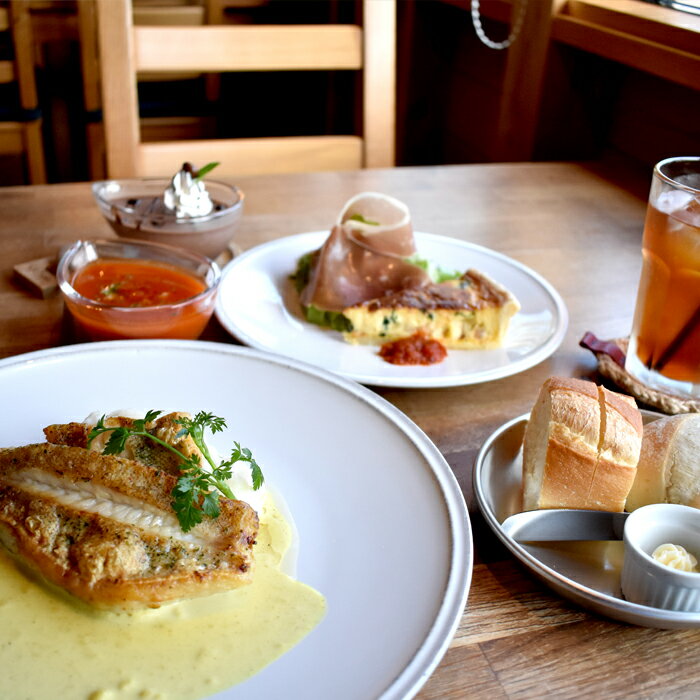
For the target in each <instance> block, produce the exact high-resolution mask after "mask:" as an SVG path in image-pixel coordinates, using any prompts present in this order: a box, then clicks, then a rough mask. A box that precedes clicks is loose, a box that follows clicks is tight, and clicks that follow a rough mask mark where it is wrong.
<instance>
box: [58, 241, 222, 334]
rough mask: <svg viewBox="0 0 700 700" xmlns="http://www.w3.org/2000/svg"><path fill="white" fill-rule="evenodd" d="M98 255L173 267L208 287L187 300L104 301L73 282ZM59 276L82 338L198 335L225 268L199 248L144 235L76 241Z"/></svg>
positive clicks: (77, 330) (205, 322)
mask: <svg viewBox="0 0 700 700" xmlns="http://www.w3.org/2000/svg"><path fill="white" fill-rule="evenodd" d="M96 260H120V261H121V260H128V261H137V262H142V263H147V264H154V265H155V266H157V267H160V268H161V269H162V268H170V269H173V270H175V271H178V272H180V273H185V274H186V275H189V276H191V277H194V278H196V280H198V281H199V282H201V283H202V284H203V285H204V290H203V291H201V292H200V293H198V294H195V295H194V296H192V297H190V298H188V299H185V300H183V301H180V302H175V303H165V304H160V305H157V306H113V305H110V304H105V303H103V302H100V301H98V300H95V299H89V298H87V297H85V296H83V295H81V294H80V293H79V292H77V291H76V289H75V288H74V286H73V284H74V280H75V278H76V276H77V275H78V273H79V272H80V271H81V270H82V269H83V268H84V267H85V266H86V265H88V264H89V263H92V262H94V261H96ZM156 274H157V270H156ZM56 278H57V281H58V285H59V288H60V290H61V293H62V295H63V298H64V301H65V303H66V307H67V308H68V310H69V311H70V313H71V316H72V317H73V321H74V325H75V331H76V336H77V338H78V339H79V340H118V339H133V338H181V339H195V338H198V337H199V336H200V334H201V333H202V331H203V330H204V327H205V326H206V324H207V322H208V321H209V319H210V318H211V315H212V313H213V311H214V305H215V301H216V293H217V290H218V287H219V280H220V278H221V270H220V269H219V266H218V265H217V264H216V263H215V262H213V261H212V260H210V259H209V258H207V257H205V256H203V255H200V254H199V253H192V252H190V251H187V250H182V249H179V248H174V247H172V246H166V245H161V244H157V243H147V242H143V241H120V240H115V241H76V242H75V243H73V245H72V246H71V247H70V248H69V249H68V250H67V251H66V252H65V253H64V254H63V256H62V257H61V260H60V261H59V263H58V268H57V270H56Z"/></svg>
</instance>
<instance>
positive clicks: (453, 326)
mask: <svg viewBox="0 0 700 700" xmlns="http://www.w3.org/2000/svg"><path fill="white" fill-rule="evenodd" d="M519 309H520V304H519V303H518V300H517V299H516V298H515V296H513V294H512V293H511V292H510V291H508V290H507V289H506V288H505V287H503V286H501V285H500V284H498V283H497V282H495V281H494V280H492V279H491V278H489V277H488V276H486V275H485V274H483V273H482V272H477V271H476V270H467V271H466V272H465V273H464V274H463V275H462V276H461V277H460V278H459V279H455V280H449V281H447V282H440V283H432V284H426V285H423V286H418V287H409V288H406V289H401V290H399V291H396V292H390V293H387V294H385V295H383V296H381V297H378V298H376V299H370V300H368V301H364V302H360V303H358V304H354V305H353V306H350V307H348V308H346V309H343V315H344V316H346V317H347V318H348V320H349V321H350V323H351V324H352V330H349V331H346V332H344V333H343V337H344V338H345V340H346V341H348V342H349V343H354V344H357V343H361V344H368V345H382V344H383V343H387V342H390V341H393V340H398V339H399V338H407V337H410V336H412V335H413V334H414V333H417V332H423V333H425V334H426V335H427V336H429V337H431V338H434V339H435V340H438V341H439V342H441V343H442V344H443V345H444V346H445V347H446V348H455V349H490V348H496V347H500V346H501V345H502V344H503V340H504V338H505V334H506V331H507V330H508V325H509V323H510V319H511V318H512V317H513V315H514V314H515V313H517V312H518V310H519Z"/></svg>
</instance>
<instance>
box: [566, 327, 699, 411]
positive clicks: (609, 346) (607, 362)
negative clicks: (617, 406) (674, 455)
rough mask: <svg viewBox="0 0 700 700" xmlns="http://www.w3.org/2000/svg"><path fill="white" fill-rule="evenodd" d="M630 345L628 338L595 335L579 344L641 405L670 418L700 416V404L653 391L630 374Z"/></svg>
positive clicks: (585, 338)
mask: <svg viewBox="0 0 700 700" xmlns="http://www.w3.org/2000/svg"><path fill="white" fill-rule="evenodd" d="M628 343H629V339H628V338H614V339H613V340H600V339H599V338H597V337H596V336H595V335H594V334H593V333H586V334H585V335H584V336H583V338H581V340H580V341H579V345H580V346H581V347H582V348H586V349H587V350H590V351H591V352H592V353H593V354H594V355H595V356H596V358H597V359H598V371H599V372H600V373H601V374H602V375H603V376H604V377H607V378H608V379H610V380H611V381H612V382H613V383H614V384H615V385H616V386H618V387H619V388H620V389H623V390H624V391H626V392H627V393H628V394H630V395H632V396H634V398H635V399H637V400H638V401H639V402H641V403H643V404H646V405H647V406H650V407H652V408H655V409H657V410H659V411H661V412H662V413H668V414H669V415H675V414H676V413H700V401H696V400H694V399H686V398H683V397H681V396H676V395H674V394H669V393H667V392H665V391H659V390H658V389H652V388H651V387H649V386H647V385H646V384H643V383H642V382H640V381H639V380H638V379H635V378H634V377H633V376H632V375H631V374H630V373H629V372H627V370H626V369H625V357H626V355H627V346H628Z"/></svg>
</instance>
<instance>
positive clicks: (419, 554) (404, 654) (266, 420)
mask: <svg viewBox="0 0 700 700" xmlns="http://www.w3.org/2000/svg"><path fill="white" fill-rule="evenodd" d="M0 392H1V393H0V396H1V397H2V400H3V405H5V406H11V407H12V410H6V411H3V420H2V421H0V445H2V446H8V445H20V444H25V443H30V442H38V441H41V440H43V434H42V432H41V429H42V427H43V426H45V425H48V424H50V423H56V422H64V421H68V420H82V418H84V417H85V416H87V415H88V414H90V413H91V412H92V411H94V410H110V409H116V408H125V407H138V408H144V409H148V408H154V409H165V410H174V409H182V410H189V411H192V412H194V411H199V410H206V411H211V412H213V413H215V414H216V415H219V416H223V417H224V418H226V420H227V423H228V425H229V430H228V431H226V433H222V434H217V435H216V436H214V437H213V438H212V443H213V445H214V446H215V447H218V448H219V449H220V450H222V451H224V450H225V449H226V445H230V443H231V441H232V440H233V439H237V440H240V441H241V442H242V443H243V444H244V445H246V446H248V447H250V448H251V449H252V450H253V452H254V453H255V456H256V458H257V460H258V462H260V464H261V465H262V466H264V468H265V476H266V478H267V479H268V482H269V483H270V484H271V485H273V486H275V487H276V488H278V489H279V491H280V492H281V493H282V495H283V496H284V498H285V499H286V501H287V503H288V505H289V508H290V510H291V512H292V514H293V516H294V519H295V521H296V524H297V527H298V530H299V534H300V552H299V561H298V569H297V575H298V578H299V580H301V581H304V582H305V583H307V584H309V585H311V586H313V587H314V588H316V589H317V590H318V591H320V592H321V593H322V594H323V595H324V596H325V597H326V600H327V604H328V612H327V614H326V617H325V618H324V619H323V621H322V622H321V623H320V625H319V626H318V627H316V629H314V630H313V631H312V632H311V633H310V634H309V635H308V636H307V637H306V638H305V639H304V640H302V642H301V643H300V644H299V645H297V646H296V647H295V648H294V649H292V650H291V651H290V652H289V653H287V654H285V655H284V656H282V657H281V658H280V659H278V660H277V661H275V662H274V663H272V664H271V665H270V666H268V667H267V668H265V669H264V670H263V671H261V672H260V673H259V674H258V675H257V676H254V677H253V678H251V679H250V680H248V681H246V682H245V683H242V684H240V685H238V686H235V687H233V688H231V689H229V690H228V691H224V692H223V693H220V694H218V695H217V696H216V697H217V698H219V700H224V699H226V700H231V699H233V698H241V697H244V698H246V700H252V699H254V698H261V699H266V700H267V699H269V698H280V697H290V698H292V697H304V698H305V699H309V700H311V699H318V700H321V699H322V700H327V698H334V700H343V699H345V698H348V699H350V698H376V697H382V698H387V699H388V698H404V697H410V696H411V695H413V694H414V693H415V692H417V690H418V689H419V688H420V686H421V685H422V684H423V683H424V682H425V680H426V679H427V678H428V676H429V675H430V673H431V672H432V670H433V669H434V668H435V666H436V665H437V663H438V662H439V660H440V658H441V657H442V655H443V654H444V652H445V651H446V649H447V646H448V645H449V642H450V640H451V638H452V635H453V634H454V631H455V629H456V626H457V623H458V622H459V620H460V618H461V615H462V611H463V609H464V605H465V603H466V597H467V592H468V589H469V584H470V581H471V571H472V556H473V550H472V541H471V530H470V525H469V518H468V515H467V511H466V507H465V504H464V499H463V497H462V493H461V491H460V489H459V486H458V484H457V481H456V479H455V478H454V475H453V474H452V471H451V470H450V468H449V466H448V465H447V463H446V462H445V460H444V458H443V457H442V455H441V454H440V452H439V451H438V450H437V448H436V447H435V446H434V445H433V444H432V443H431V442H430V440H429V439H428V438H427V437H426V436H425V434H424V433H423V432H422V431H421V430H420V429H419V428H418V427H417V426H416V425H415V424H414V423H412V422H411V421H410V420H409V419H408V418H407V417H406V416H404V415H403V414H402V413H401V412H400V411H398V410H397V409H396V408H394V407H393V406H392V405H391V404H389V403H388V402H386V401H384V400H383V399H381V398H380V397H377V396H376V395H375V394H373V393H372V392H370V391H369V390H367V389H365V388H364V387H361V386H360V385H358V384H355V383H354V382H350V381H347V380H345V379H342V378H339V377H337V376H335V375H331V374H328V373H325V372H321V371H318V370H316V369H314V368H312V367H309V366H306V365H304V364H302V363H298V362H294V361H289V360H285V359H284V358H280V357H274V356H268V355H265V354H262V353H258V352H255V351H251V350H248V349H246V348H238V347H232V346H228V345H224V344H217V343H203V342H190V341H119V342H112V343H109V342H108V343H94V344H90V345H76V346H72V347H70V346H69V347H65V348H58V349H55V350H48V351H41V352H36V353H31V354H28V355H23V356H19V357H13V358H8V359H6V360H2V361H0Z"/></svg>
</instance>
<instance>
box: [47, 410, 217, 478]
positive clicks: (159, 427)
mask: <svg viewBox="0 0 700 700" xmlns="http://www.w3.org/2000/svg"><path fill="white" fill-rule="evenodd" d="M191 417H192V416H191V415H190V414H189V413H178V412H176V413H168V414H167V415H165V416H161V417H160V418H157V419H156V420H155V421H151V422H150V423H147V424H146V426H145V427H146V431H147V432H149V433H150V434H151V435H154V436H155V437H157V438H160V439H161V440H163V442H167V443H168V444H169V445H172V446H173V447H174V448H175V449H177V450H179V451H180V452H181V453H182V454H184V455H185V456H186V457H189V456H191V455H193V454H196V455H197V456H198V457H199V458H200V462H201V463H202V464H203V463H204V458H203V456H202V453H201V452H200V451H199V448H198V447H197V445H195V443H194V440H193V439H192V438H191V437H190V436H189V435H182V436H178V433H179V432H180V430H181V429H182V426H181V425H180V424H179V423H177V420H178V419H180V418H191ZM104 424H105V426H106V427H111V428H118V427H122V426H125V427H129V428H131V427H133V425H134V419H133V418H126V417H124V416H112V417H110V418H105V421H104ZM92 428H93V426H91V425H88V424H87V423H64V424H56V425H48V426H46V428H44V435H45V436H46V439H47V440H48V441H49V442H52V443H54V444H55V445H72V446H74V447H87V442H88V435H89V434H90V431H91V430H92ZM110 435H111V432H110V433H102V434H101V435H98V436H97V437H96V438H95V439H94V440H93V441H92V442H91V443H90V447H89V449H91V450H94V451H95V452H100V453H101V452H102V451H103V450H104V447H105V445H106V444H107V441H108V440H109V436H110ZM117 456H118V457H125V458H126V459H134V460H136V461H137V462H141V464H147V465H148V466H151V467H156V468H158V469H164V470H165V471H167V472H169V473H170V474H174V475H175V476H178V475H179V473H180V468H179V464H180V459H179V458H178V456H177V455H175V454H173V453H172V452H171V451H170V450H168V449H166V448H165V447H163V446H162V445H159V444H158V443H157V442H154V441H153V440H150V439H149V438H147V437H142V436H140V435H132V436H130V437H129V438H128V439H127V441H126V445H125V446H124V450H123V451H122V452H120V453H119V454H118V455H117Z"/></svg>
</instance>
